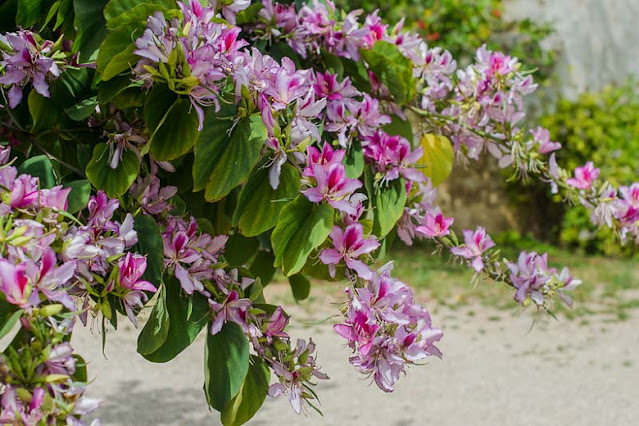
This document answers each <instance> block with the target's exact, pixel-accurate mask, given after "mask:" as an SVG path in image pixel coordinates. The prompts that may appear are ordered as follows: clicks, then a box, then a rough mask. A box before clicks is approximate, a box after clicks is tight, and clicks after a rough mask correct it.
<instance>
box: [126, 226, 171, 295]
mask: <svg viewBox="0 0 639 426" xmlns="http://www.w3.org/2000/svg"><path fill="white" fill-rule="evenodd" d="M133 228H134V229H135V230H136V231H137V233H138V250H137V251H138V252H139V253H141V254H146V271H145V272H144V276H143V278H144V279H145V280H147V281H150V282H151V283H152V284H153V285H155V286H156V287H159V285H160V284H161V283H162V270H163V268H164V243H163V240H162V233H161V232H160V228H159V227H158V224H157V223H156V222H155V219H153V218H152V217H151V216H144V215H140V216H137V217H136V218H135V224H134V226H133Z"/></svg>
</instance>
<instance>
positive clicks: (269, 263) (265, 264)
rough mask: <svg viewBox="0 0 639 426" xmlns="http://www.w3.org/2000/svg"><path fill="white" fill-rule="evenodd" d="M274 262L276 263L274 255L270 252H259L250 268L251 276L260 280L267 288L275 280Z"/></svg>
mask: <svg viewBox="0 0 639 426" xmlns="http://www.w3.org/2000/svg"><path fill="white" fill-rule="evenodd" d="M273 262H275V257H274V256H273V253H271V252H269V251H258V252H257V255H256V256H255V259H253V262H252V263H251V266H250V267H249V271H250V272H251V274H253V276H255V277H256V278H259V279H260V280H261V282H262V285H263V286H266V285H267V284H268V283H270V282H271V280H272V279H273V275H274V274H275V266H273Z"/></svg>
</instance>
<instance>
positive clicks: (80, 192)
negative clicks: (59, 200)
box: [64, 179, 91, 214]
mask: <svg viewBox="0 0 639 426" xmlns="http://www.w3.org/2000/svg"><path fill="white" fill-rule="evenodd" d="M64 187H65V188H71V192H70V193H69V198H67V200H68V206H67V211H68V212H69V213H71V214H75V213H77V212H79V211H80V210H82V209H84V208H85V207H86V206H87V203H88V202H89V197H90V196H91V183H90V182H89V181H88V180H86V179H83V180H74V181H73V182H68V183H65V184H64Z"/></svg>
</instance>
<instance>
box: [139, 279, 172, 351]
mask: <svg viewBox="0 0 639 426" xmlns="http://www.w3.org/2000/svg"><path fill="white" fill-rule="evenodd" d="M166 292H167V290H166V287H165V286H162V287H161V288H160V293H159V294H158V299H157V301H156V303H155V306H154V307H153V310H152V311H151V315H150V316H149V320H148V321H147V323H146V324H144V328H143V329H142V331H141V332H140V335H139V336H138V353H139V354H141V355H142V356H144V355H149V354H152V353H153V352H155V351H157V350H158V349H160V347H161V346H162V344H163V343H164V342H165V341H166V338H167V336H168V334H169V327H170V319H169V312H168V310H167V302H166Z"/></svg>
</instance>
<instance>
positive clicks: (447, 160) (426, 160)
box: [419, 134, 455, 186]
mask: <svg viewBox="0 0 639 426" xmlns="http://www.w3.org/2000/svg"><path fill="white" fill-rule="evenodd" d="M421 146H422V148H424V155H423V156H422V158H421V159H420V160H419V164H421V165H423V166H424V168H423V169H422V171H423V172H424V174H425V175H426V176H427V177H429V178H430V179H431V180H432V181H433V185H435V186H437V185H439V184H440V183H442V182H443V181H445V180H446V178H448V176H449V175H450V173H451V172H452V171H453V160H454V158H455V152H454V151H453V145H452V144H451V143H450V141H449V140H448V138H447V137H446V136H441V135H432V134H428V135H424V136H422V140H421Z"/></svg>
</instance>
